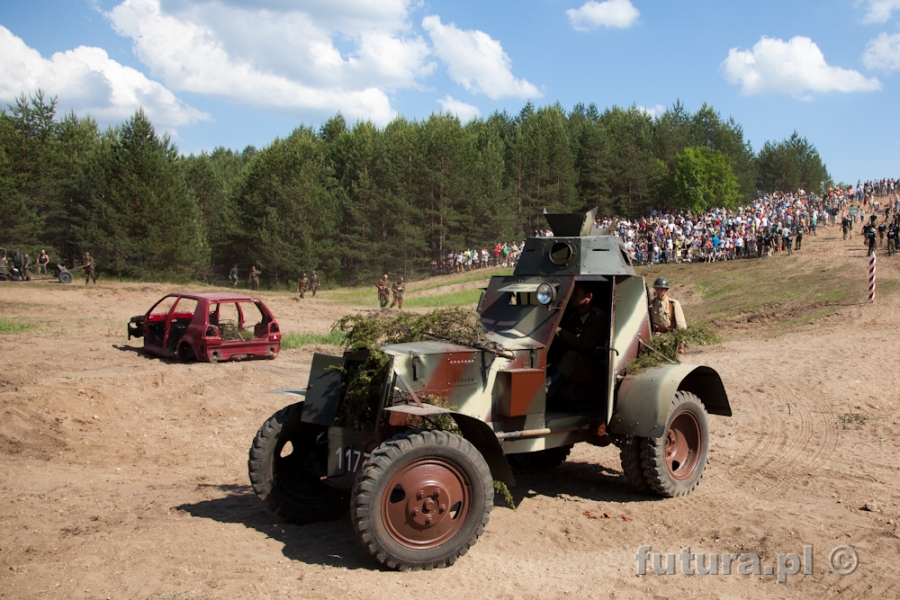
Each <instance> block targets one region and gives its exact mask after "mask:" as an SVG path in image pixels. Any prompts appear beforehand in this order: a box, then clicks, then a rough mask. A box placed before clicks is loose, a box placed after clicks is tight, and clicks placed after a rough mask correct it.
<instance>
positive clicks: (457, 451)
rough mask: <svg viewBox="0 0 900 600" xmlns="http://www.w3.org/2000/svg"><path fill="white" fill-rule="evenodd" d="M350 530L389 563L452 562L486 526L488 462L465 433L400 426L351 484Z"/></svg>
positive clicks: (490, 499)
mask: <svg viewBox="0 0 900 600" xmlns="http://www.w3.org/2000/svg"><path fill="white" fill-rule="evenodd" d="M352 496H353V498H352V500H351V503H350V515H351V519H352V521H353V527H354V529H355V530H356V535H357V536H358V537H359V539H360V541H361V542H362V544H363V546H365V548H366V549H367V550H368V551H369V553H370V554H372V556H374V557H375V558H376V560H378V561H379V562H380V563H382V564H383V565H385V566H387V567H388V568H391V569H399V570H411V569H433V568H438V567H447V566H450V565H452V564H453V563H454V562H455V561H456V559H457V558H459V557H460V556H462V555H463V554H465V553H466V552H467V551H468V549H469V548H470V547H471V546H472V545H473V544H475V542H476V541H478V538H479V536H481V534H482V533H484V528H485V526H486V525H487V523H488V520H489V519H490V515H491V509H492V508H493V505H494V487H493V479H492V478H491V472H490V469H489V468H488V466H487V463H486V462H485V460H484V458H483V457H482V456H481V453H479V452H478V450H477V449H475V447H474V446H472V444H471V443H469V442H468V441H467V440H465V439H464V438H462V437H460V436H458V435H453V434H451V433H447V432H446V431H436V430H424V431H422V430H412V431H408V432H404V433H401V434H399V435H396V436H394V437H392V438H391V439H389V440H387V441H385V442H384V443H382V444H381V445H380V446H378V447H377V448H376V449H375V451H374V452H373V453H372V456H371V457H370V458H369V459H368V461H366V464H365V465H364V467H363V469H362V470H361V471H360V473H359V475H358V476H357V479H356V484H355V485H354V487H353V492H352Z"/></svg>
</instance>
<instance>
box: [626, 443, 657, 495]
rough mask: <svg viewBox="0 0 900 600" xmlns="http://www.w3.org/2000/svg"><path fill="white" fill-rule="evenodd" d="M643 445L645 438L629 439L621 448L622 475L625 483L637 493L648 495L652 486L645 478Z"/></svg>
mask: <svg viewBox="0 0 900 600" xmlns="http://www.w3.org/2000/svg"><path fill="white" fill-rule="evenodd" d="M643 443H644V438H641V437H628V438H627V439H626V440H625V441H624V442H623V443H622V445H621V446H619V458H620V459H621V460H622V474H623V475H625V481H627V482H628V484H629V485H630V486H631V487H633V488H634V489H635V490H636V491H638V492H641V493H647V492H649V491H650V484H649V483H647V478H646V477H645V476H644V465H643V463H642V461H641V451H642V447H643Z"/></svg>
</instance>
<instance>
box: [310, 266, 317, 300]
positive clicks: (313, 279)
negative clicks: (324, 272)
mask: <svg viewBox="0 0 900 600" xmlns="http://www.w3.org/2000/svg"><path fill="white" fill-rule="evenodd" d="M318 289H319V276H318V275H316V272H315V271H313V272H312V275H310V276H309V291H311V292H312V295H313V298H315V297H316V290H318Z"/></svg>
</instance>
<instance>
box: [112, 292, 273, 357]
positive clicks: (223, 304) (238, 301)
mask: <svg viewBox="0 0 900 600" xmlns="http://www.w3.org/2000/svg"><path fill="white" fill-rule="evenodd" d="M132 337H143V338H144V352H147V353H149V354H154V355H156V356H164V357H167V358H176V357H177V358H178V359H180V360H182V361H190V360H200V361H220V360H229V359H232V358H233V359H242V358H247V357H249V356H262V357H265V358H275V357H276V356H278V352H279V351H280V350H281V329H280V328H279V327H278V321H276V320H275V317H274V316H272V313H271V311H269V309H268V308H266V305H265V304H263V302H262V300H260V299H258V298H254V297H252V296H245V295H243V294H232V293H227V292H225V293H209V294H184V293H173V294H169V295H167V296H164V297H163V298H162V299H161V300H160V301H159V302H157V303H156V304H154V305H153V307H152V308H151V309H150V310H148V311H147V313H146V314H143V315H138V316H136V317H132V318H131V321H130V322H129V323H128V339H129V340H130V339H131V338H132Z"/></svg>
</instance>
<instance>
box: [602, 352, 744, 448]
mask: <svg viewBox="0 0 900 600" xmlns="http://www.w3.org/2000/svg"><path fill="white" fill-rule="evenodd" d="M680 390H683V391H687V392H691V393H693V394H695V395H696V396H697V397H698V398H700V400H701V401H702V402H703V405H704V406H705V407H706V412H707V413H709V414H711V415H720V416H723V417H730V416H731V405H730V404H729V403H728V394H726V393H725V385H724V384H723V383H722V378H721V377H719V374H718V373H716V371H715V370H713V369H712V368H710V367H702V366H700V367H698V366H696V365H662V366H659V367H653V368H652V369H647V370H645V371H641V372H640V373H636V374H634V375H628V376H626V377H625V379H623V380H622V383H621V385H620V386H619V390H618V393H617V394H616V403H615V409H614V410H613V415H612V418H611V419H610V422H609V431H610V433H613V434H618V435H631V436H636V437H651V438H655V437H660V436H662V435H663V433H665V427H666V420H667V419H668V417H669V407H670V406H671V404H672V398H674V396H675V392H677V391H680Z"/></svg>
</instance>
